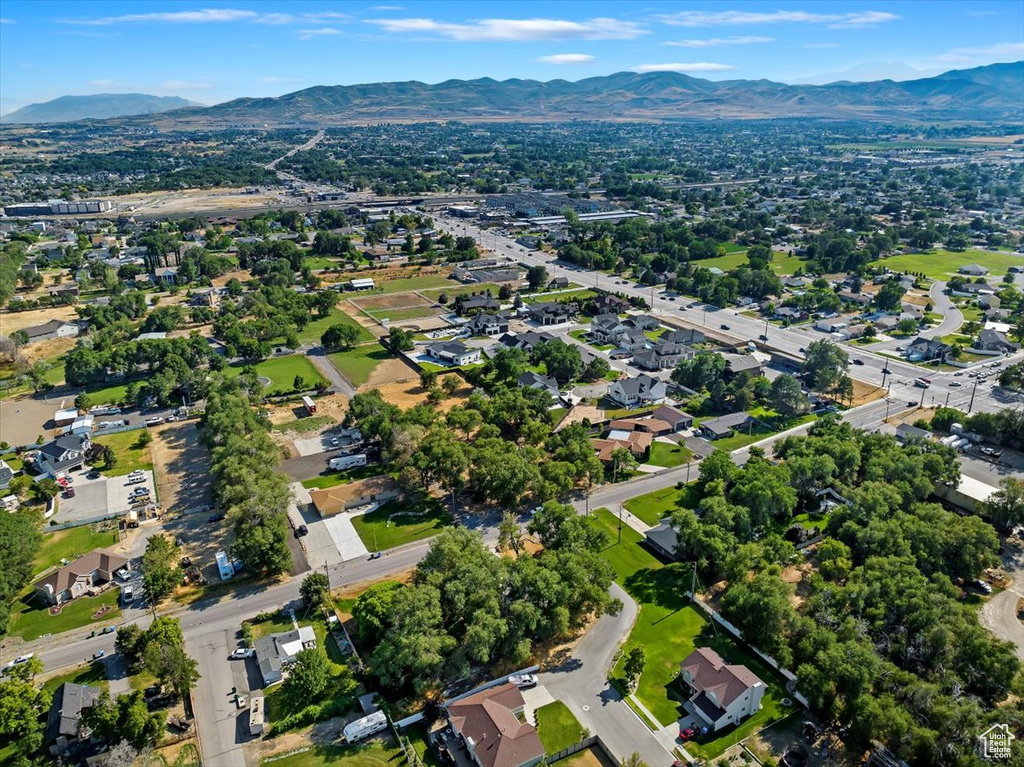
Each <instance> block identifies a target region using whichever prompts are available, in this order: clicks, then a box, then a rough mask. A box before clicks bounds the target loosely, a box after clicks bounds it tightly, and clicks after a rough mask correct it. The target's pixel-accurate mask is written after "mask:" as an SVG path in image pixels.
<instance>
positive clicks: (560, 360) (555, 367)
mask: <svg viewBox="0 0 1024 767" xmlns="http://www.w3.org/2000/svg"><path fill="white" fill-rule="evenodd" d="M534 358H535V361H537V362H543V363H544V366H545V368H546V369H547V373H548V375H549V376H551V377H552V378H554V379H555V380H556V381H558V383H559V384H563V385H564V384H567V383H569V382H570V381H573V380H575V379H576V378H577V377H578V376H579V374H580V371H581V370H582V369H583V358H582V357H581V355H580V350H579V347H577V346H575V345H572V344H567V343H565V342H564V341H559V340H554V341H548V342H547V343H545V344H541V345H540V346H538V347H537V349H536V351H535V352H534Z"/></svg>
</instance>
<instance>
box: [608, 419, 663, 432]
mask: <svg viewBox="0 0 1024 767" xmlns="http://www.w3.org/2000/svg"><path fill="white" fill-rule="evenodd" d="M608 428H609V429H616V430H618V429H622V430H623V431H644V432H647V433H648V434H653V435H655V436H661V435H662V434H669V433H671V431H672V425H671V424H670V423H669V422H668V421H662V420H661V419H660V418H616V419H615V420H613V421H612V422H611V423H609V424H608Z"/></svg>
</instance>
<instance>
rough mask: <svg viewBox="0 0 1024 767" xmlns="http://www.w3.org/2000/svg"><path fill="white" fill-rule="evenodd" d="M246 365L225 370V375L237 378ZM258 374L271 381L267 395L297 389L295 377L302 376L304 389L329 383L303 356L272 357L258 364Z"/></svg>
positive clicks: (233, 366)
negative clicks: (321, 383)
mask: <svg viewBox="0 0 1024 767" xmlns="http://www.w3.org/2000/svg"><path fill="white" fill-rule="evenodd" d="M244 367H245V366H244V365H230V366H229V367H226V368H224V375H226V376H227V377H228V378H235V377H236V376H238V375H240V374H241V373H242V369H243V368H244ZM255 367H256V373H257V374H258V375H260V376H264V377H266V378H269V379H270V385H269V386H267V393H268V394H273V393H274V392H290V391H293V390H294V389H295V376H297V375H301V376H302V378H303V380H304V381H305V383H304V388H306V389H312V388H314V387H315V386H316V385H317V384H318V383H320V382H323V383H327V379H326V378H324V377H323V376H322V375H320V371H318V370H317V369H316V368H315V367H313V363H312V362H310V361H309V360H308V359H306V357H304V356H303V355H301V354H291V355H289V356H287V357H272V358H271V359H268V360H263V361H262V362H258V363H257V364H256V365H255Z"/></svg>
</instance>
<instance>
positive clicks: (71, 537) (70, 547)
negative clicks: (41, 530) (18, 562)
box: [32, 525, 117, 573]
mask: <svg viewBox="0 0 1024 767" xmlns="http://www.w3.org/2000/svg"><path fill="white" fill-rule="evenodd" d="M115 543H117V533H116V532H115V531H113V530H107V531H106V532H103V533H94V532H93V531H92V526H91V525H82V526H81V527H69V528H68V529H67V530H58V531H57V532H55V533H50V534H49V535H44V536H43V545H42V546H41V547H40V548H39V551H38V553H37V554H36V556H35V559H33V560H32V572H33V573H41V572H43V571H44V570H48V569H49V568H51V567H54V566H55V565H59V564H60V561H61V560H62V559H75V558H76V557H80V556H82V555H83V554H88V553H89V552H90V551H92V550H93V549H99V548H104V547H106V546H113V545H114V544H115Z"/></svg>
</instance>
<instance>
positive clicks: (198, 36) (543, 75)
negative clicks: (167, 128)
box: [0, 0, 1024, 113]
mask: <svg viewBox="0 0 1024 767" xmlns="http://www.w3.org/2000/svg"><path fill="white" fill-rule="evenodd" d="M1019 59H1024V3H1022V2H1020V0H971V1H970V2H942V1H941V0H940V1H938V2H936V1H935V0H914V1H912V2H829V1H827V0H802V1H799V2H798V1H797V0H790V2H779V3H775V2H771V1H770V0H763V1H762V2H728V1H727V0H721V1H720V2H693V3H690V2H687V3H680V2H645V1H644V0H635V2H622V1H621V0H620V1H619V2H600V1H598V2H582V1H581V2H557V1H554V2H530V1H529V0H527V1H526V2H470V1H468V0H467V1H452V2H436V1H435V2H431V1H428V0H424V1H423V2H407V1H406V0H394V2H393V3H392V0H378V2H366V3H364V2H343V3H342V2H335V3H329V2H305V1H304V0H259V1H258V2H224V3H218V2H214V1H213V0H197V2H194V3H193V2H186V1H185V0H180V1H179V0H174V1H173V2H156V1H151V2H127V1H118V0H106V1H104V0H92V1H90V2H82V1H78V2H56V1H55V2H47V0H4V2H3V3H2V5H0V113H6V112H9V111H11V110H12V109H16V108H17V107H19V106H23V105H25V104H28V103H32V102H39V101H46V100H49V99H52V98H55V97H57V96H61V95H64V94H86V93H100V92H143V93H152V94H157V95H177V96H183V97H185V98H189V99H193V100H195V101H200V102H203V103H207V104H212V103H217V102H221V101H226V100H228V99H231V98H236V97H239V96H274V95H280V94H282V93H288V92H290V91H295V90H299V89H302V88H307V87H310V86H313V85H335V84H352V83H364V82H377V81H389V80H422V81H425V82H440V81H442V80H446V79H449V78H474V77H493V78H496V79H505V78H510V77H520V78H534V79H540V80H551V79H555V78H565V79H569V80H578V79H581V78H584V77H591V76H595V75H605V74H610V73H612V72H619V71H623V70H634V71H652V70H658V69H673V70H676V71H682V72H686V73H688V74H692V75H694V76H696V77H706V78H710V79H715V80H722V79H733V78H742V79H760V78H767V79H771V80H779V81H784V82H798V81H815V80H816V79H817V80H821V81H826V80H828V79H838V77H839V76H841V75H843V74H846V75H848V76H849V77H850V78H851V79H877V78H880V77H884V76H892V77H894V78H896V79H909V77H911V76H913V75H914V73H915V70H918V71H921V72H923V73H924V74H925V75H928V74H933V73H936V72H939V71H944V70H946V69H959V68H966V67H972V66H977V65H980V64H989V63H993V62H996V61H1016V60H1019ZM823 77H824V79H823Z"/></svg>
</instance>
